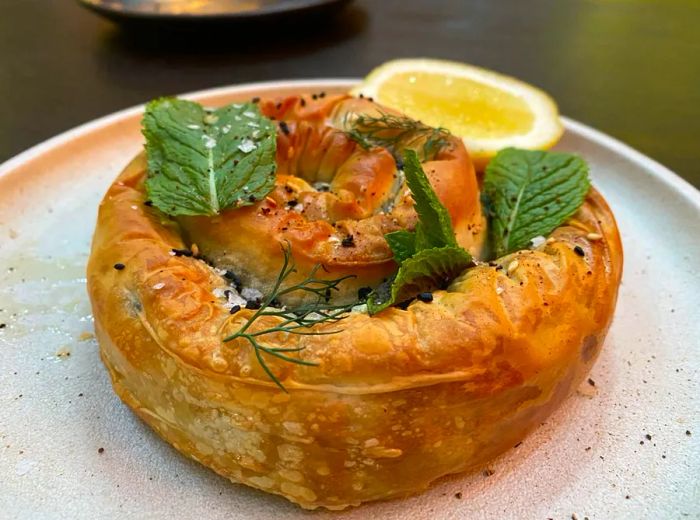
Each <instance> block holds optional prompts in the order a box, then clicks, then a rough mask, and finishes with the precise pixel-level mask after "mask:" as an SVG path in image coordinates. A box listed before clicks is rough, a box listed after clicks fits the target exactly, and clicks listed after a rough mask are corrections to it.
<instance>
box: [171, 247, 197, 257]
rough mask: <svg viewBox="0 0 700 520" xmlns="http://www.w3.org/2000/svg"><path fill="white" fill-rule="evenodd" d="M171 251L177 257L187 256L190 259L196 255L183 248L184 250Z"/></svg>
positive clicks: (174, 249)
mask: <svg viewBox="0 0 700 520" xmlns="http://www.w3.org/2000/svg"><path fill="white" fill-rule="evenodd" d="M171 251H172V252H173V254H174V255H175V256H187V257H190V256H192V255H193V254H194V253H192V251H190V250H189V249H187V248H183V249H177V248H173V249H171Z"/></svg>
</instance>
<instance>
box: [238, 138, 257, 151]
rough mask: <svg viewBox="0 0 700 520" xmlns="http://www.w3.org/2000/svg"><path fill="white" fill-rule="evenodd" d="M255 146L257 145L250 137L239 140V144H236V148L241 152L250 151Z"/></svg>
mask: <svg viewBox="0 0 700 520" xmlns="http://www.w3.org/2000/svg"><path fill="white" fill-rule="evenodd" d="M256 148H257V146H256V145H255V143H254V142H253V141H251V140H250V139H243V141H241V144H239V145H238V149H239V150H240V151H241V152H243V153H250V152H252V151H253V150H255V149H256Z"/></svg>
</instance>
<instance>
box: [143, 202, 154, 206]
mask: <svg viewBox="0 0 700 520" xmlns="http://www.w3.org/2000/svg"><path fill="white" fill-rule="evenodd" d="M143 205H144V206H149V207H150V206H153V201H152V200H145V201H144V202H143Z"/></svg>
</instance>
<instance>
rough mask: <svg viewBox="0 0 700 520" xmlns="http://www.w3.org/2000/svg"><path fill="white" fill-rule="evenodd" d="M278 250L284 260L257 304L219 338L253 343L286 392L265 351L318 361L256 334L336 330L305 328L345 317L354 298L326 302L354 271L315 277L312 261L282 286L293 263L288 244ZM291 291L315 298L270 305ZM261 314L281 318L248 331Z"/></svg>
mask: <svg viewBox="0 0 700 520" xmlns="http://www.w3.org/2000/svg"><path fill="white" fill-rule="evenodd" d="M282 251H283V253H284V262H283V264H282V269H281V270H280V273H279V275H278V276H277V280H276V281H275V284H274V286H273V287H272V290H270V292H269V294H268V295H267V296H266V297H265V298H264V299H263V301H262V305H261V306H260V308H259V309H258V310H256V311H255V312H254V313H253V314H252V315H251V316H250V317H249V318H248V319H247V320H246V322H245V323H244V324H243V325H242V326H241V328H240V329H238V331H237V332H234V333H233V334H231V335H230V336H227V337H225V338H224V340H223V341H226V342H228V341H233V340H235V339H237V338H242V339H245V340H246V341H247V342H248V343H249V344H250V345H251V346H252V347H253V350H254V352H255V357H256V359H257V360H258V363H260V366H261V367H262V368H263V370H264V371H265V373H266V374H267V375H268V377H269V378H270V379H271V380H272V381H273V382H274V383H275V384H276V385H277V386H278V387H280V388H281V389H282V390H284V391H285V392H286V391H287V390H286V389H285V388H284V385H282V382H281V381H280V380H279V378H278V377H277V376H276V375H275V374H274V373H273V372H272V370H271V369H270V367H269V366H268V365H267V363H266V361H265V357H264V356H265V355H269V356H273V357H276V358H278V359H281V360H283V361H288V362H290V363H296V364H297V365H306V366H317V365H318V363H315V362H313V361H306V360H304V359H299V358H297V357H292V356H289V355H288V354H290V353H292V352H299V351H301V350H304V348H305V347H271V346H269V345H266V344H265V343H263V342H261V340H260V338H261V337H263V336H266V335H268V334H275V333H278V332H282V333H289V334H296V335H299V336H324V335H328V334H337V333H338V332H340V330H326V331H318V332H317V331H312V330H309V329H310V328H312V327H314V326H316V325H320V324H321V323H336V322H338V321H340V320H342V319H343V318H345V317H347V315H348V313H349V312H350V310H351V309H352V307H353V306H355V305H357V302H355V303H351V304H344V305H332V304H329V303H328V302H329V301H330V296H331V291H337V290H338V285H339V284H340V283H341V282H342V281H343V280H346V279H348V278H354V275H347V276H342V277H340V278H334V279H329V280H324V279H322V278H316V273H317V272H318V270H319V269H320V268H321V264H316V265H315V266H314V267H313V268H312V269H311V271H310V272H309V274H308V275H307V276H306V278H305V279H304V280H302V281H301V282H299V283H297V284H294V285H290V286H288V287H283V285H284V282H285V280H287V278H289V276H290V275H291V274H292V273H295V272H296V266H295V264H294V259H293V257H292V254H291V250H290V248H289V246H286V247H283V248H282ZM293 292H305V293H309V294H312V295H316V297H317V298H316V301H314V302H311V303H302V304H299V305H296V306H291V307H282V308H276V307H271V304H272V302H274V301H279V299H280V298H281V297H283V296H285V295H288V294H291V293H293ZM263 316H275V317H277V318H281V321H277V322H276V323H275V324H274V325H273V326H270V327H267V328H263V329H260V330H252V331H251V330H250V328H251V326H252V325H253V323H255V322H256V320H258V318H261V317H263Z"/></svg>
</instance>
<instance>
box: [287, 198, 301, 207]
mask: <svg viewBox="0 0 700 520" xmlns="http://www.w3.org/2000/svg"><path fill="white" fill-rule="evenodd" d="M297 204H299V201H298V200H297V199H289V200H288V201H287V206H289V207H290V208H293V207H294V206H296V205H297Z"/></svg>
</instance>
